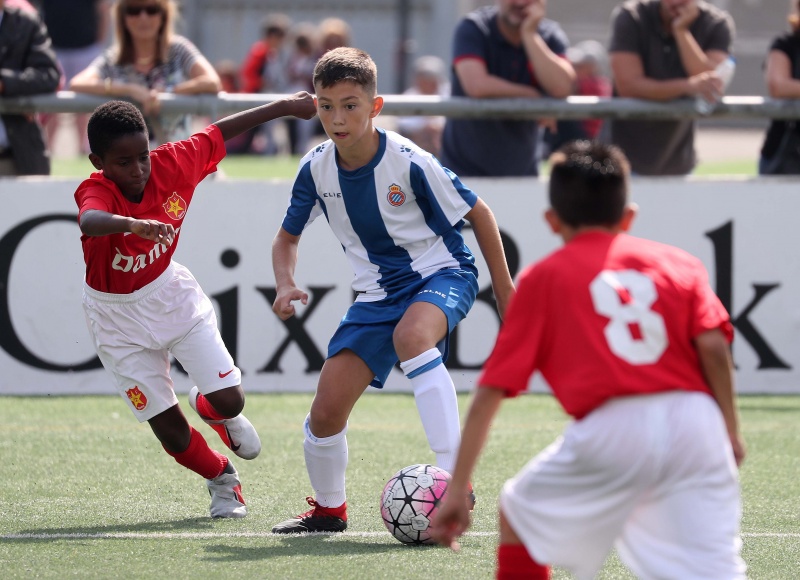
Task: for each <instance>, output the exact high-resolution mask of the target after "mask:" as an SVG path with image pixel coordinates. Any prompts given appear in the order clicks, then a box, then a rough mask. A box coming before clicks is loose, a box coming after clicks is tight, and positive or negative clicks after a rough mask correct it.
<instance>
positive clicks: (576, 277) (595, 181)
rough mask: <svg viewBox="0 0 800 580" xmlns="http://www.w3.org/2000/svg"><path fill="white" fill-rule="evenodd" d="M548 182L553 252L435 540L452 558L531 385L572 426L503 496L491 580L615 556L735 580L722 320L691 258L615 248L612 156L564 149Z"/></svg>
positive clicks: (500, 347) (739, 452)
mask: <svg viewBox="0 0 800 580" xmlns="http://www.w3.org/2000/svg"><path fill="white" fill-rule="evenodd" d="M551 167H552V172H551V177H550V205H551V207H550V209H548V210H547V212H546V214H545V217H546V219H547V222H548V224H549V225H550V227H551V229H552V230H553V231H554V232H555V233H557V234H559V235H560V236H561V237H562V238H563V240H564V242H565V245H564V247H563V248H561V249H560V250H558V251H556V252H554V253H552V254H551V255H550V256H548V257H546V258H545V259H543V260H541V261H540V262H538V263H537V264H534V265H532V266H529V267H528V268H527V269H526V270H525V271H524V272H523V273H522V274H521V275H520V277H519V281H518V284H517V293H516V295H515V297H514V298H513V299H512V300H511V304H510V305H509V308H508V311H507V313H506V317H505V322H504V324H503V327H502V328H501V330H500V333H499V335H498V338H497V343H496V345H495V347H494V351H493V352H492V354H491V356H490V357H489V359H488V361H487V362H486V365H485V367H484V370H483V373H482V375H481V377H480V379H479V385H478V389H477V391H476V393H475V396H474V399H473V402H472V404H471V406H470V409H469V413H468V416H467V419H466V423H465V425H464V430H463V435H462V441H461V448H460V451H459V454H458V459H457V460H456V467H455V470H454V473H453V479H452V481H451V482H450V484H449V488H448V494H447V496H446V497H445V500H444V503H443V504H442V506H441V507H440V509H439V511H438V514H437V515H436V516H435V517H434V522H433V525H434V537H435V538H436V540H437V541H439V542H440V543H442V544H444V545H447V546H450V547H453V548H457V546H458V545H457V543H456V542H455V539H456V537H457V536H459V535H461V534H463V533H464V531H465V530H466V528H467V527H468V526H469V523H470V522H469V509H468V506H467V505H466V504H465V502H464V499H463V498H464V497H465V496H466V492H465V490H466V489H467V484H468V481H469V479H470V476H471V474H472V471H473V469H474V467H475V464H476V462H477V458H478V456H479V454H480V452H481V449H482V448H483V444H484V442H485V440H486V437H487V434H488V430H489V426H490V424H491V421H492V419H493V418H494V416H495V414H496V413H497V411H498V409H499V407H500V403H501V401H502V399H503V398H504V397H513V396H516V395H518V394H520V393H521V392H523V391H524V390H525V389H526V388H527V386H528V383H529V380H530V377H531V375H532V374H533V372H534V371H536V370H539V371H540V372H541V373H542V375H543V376H544V378H545V379H546V380H547V382H548V384H549V385H550V387H551V388H552V390H553V393H554V394H555V396H556V398H557V399H558V401H559V402H560V403H561V405H562V406H563V407H564V409H565V410H566V411H567V413H569V414H570V415H572V416H573V417H574V418H575V421H574V422H573V423H571V424H570V425H569V426H568V427H567V428H566V431H565V432H564V435H563V437H561V438H559V439H558V440H557V441H556V442H554V443H553V444H552V445H551V446H550V447H548V448H547V449H546V450H544V451H543V452H541V453H540V454H539V455H538V456H537V457H536V458H534V459H533V460H532V461H531V462H529V463H528V464H527V465H526V466H525V467H524V468H523V469H522V471H520V472H519V473H518V474H517V475H516V476H515V477H514V478H512V479H511V480H509V481H508V482H506V484H505V486H504V487H503V490H502V492H501V495H500V546H499V549H498V568H497V577H498V578H523V577H524V578H549V574H550V572H549V568H548V567H547V566H546V565H555V566H560V567H564V568H567V569H568V570H570V571H571V572H572V573H573V574H575V576H576V577H577V578H593V577H594V576H595V574H596V573H597V572H598V571H599V569H600V568H601V567H602V565H603V562H604V560H605V558H606V556H607V554H608V553H609V551H610V550H611V548H612V546H615V547H616V549H617V551H618V553H619V555H620V558H621V559H622V560H623V562H624V563H625V564H627V565H628V566H629V567H630V568H631V570H632V571H633V572H634V574H636V576H637V577H639V578H656V577H657V578H681V579H687V578H698V579H699V578H716V579H732V578H744V571H745V566H744V563H743V562H742V559H741V558H740V556H739V551H740V548H741V540H740V537H739V521H740V517H741V503H740V502H741V499H740V491H739V485H738V481H737V473H736V468H737V464H739V463H741V461H742V460H743V459H744V455H745V451H744V444H743V441H742V439H741V437H740V435H739V427H738V419H737V413H736V406H735V395H734V391H733V367H732V363H731V355H730V347H729V344H728V343H729V341H730V340H731V338H732V326H731V323H730V320H729V316H728V313H727V312H726V311H725V309H724V307H723V306H722V304H721V303H720V301H719V300H718V299H717V297H716V296H715V295H714V293H713V291H712V290H711V288H710V286H709V283H708V275H707V273H706V270H705V268H704V267H703V265H702V264H701V263H700V261H699V260H698V259H697V258H695V257H693V256H691V255H689V254H687V253H686V252H684V251H682V250H679V249H677V248H674V247H671V246H667V245H665V244H660V243H656V242H652V241H648V240H643V239H639V238H634V237H632V236H629V235H627V234H626V233H625V232H626V231H627V230H628V228H629V227H630V225H631V222H632V220H633V218H634V214H635V206H634V205H632V204H631V203H630V202H629V199H628V181H629V177H628V176H629V172H630V169H629V165H628V162H627V159H626V158H625V156H624V154H623V153H622V151H621V150H620V149H618V148H616V147H613V146H608V145H602V144H598V143H593V142H589V141H577V142H572V143H570V144H568V145H567V146H565V148H563V149H561V150H560V151H558V152H557V153H556V154H554V155H553V157H552V159H551Z"/></svg>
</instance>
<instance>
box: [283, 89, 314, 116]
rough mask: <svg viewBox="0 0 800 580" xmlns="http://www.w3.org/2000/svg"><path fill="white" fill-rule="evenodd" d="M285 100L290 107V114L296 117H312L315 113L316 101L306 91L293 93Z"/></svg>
mask: <svg viewBox="0 0 800 580" xmlns="http://www.w3.org/2000/svg"><path fill="white" fill-rule="evenodd" d="M286 100H287V101H288V102H289V105H290V106H291V107H292V115H294V116H295V117H297V118H298V119H312V118H314V115H316V114H317V101H316V99H315V98H314V97H313V96H312V95H310V94H308V93H307V92H306V91H300V92H299V93H295V94H293V95H292V96H291V97H287V98H286Z"/></svg>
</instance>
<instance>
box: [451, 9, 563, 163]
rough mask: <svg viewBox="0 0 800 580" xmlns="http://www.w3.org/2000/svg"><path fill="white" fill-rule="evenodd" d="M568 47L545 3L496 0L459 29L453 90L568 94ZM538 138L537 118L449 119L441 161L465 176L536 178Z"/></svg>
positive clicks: (475, 94) (480, 94) (488, 94)
mask: <svg viewBox="0 0 800 580" xmlns="http://www.w3.org/2000/svg"><path fill="white" fill-rule="evenodd" d="M567 45H568V41H567V37H566V35H565V34H564V32H563V31H562V30H561V27H560V26H559V25H558V23H556V22H555V21H553V20H549V19H547V18H545V0H528V1H520V0H496V3H495V5H494V6H486V7H483V8H479V9H478V10H476V11H474V12H471V13H470V14H468V15H467V16H466V17H465V18H464V19H462V20H461V22H460V23H459V24H458V26H457V27H456V31H455V37H454V40H453V73H454V74H453V80H452V94H453V96H454V97H464V96H466V97H472V98H497V97H528V98H534V99H535V98H540V97H542V96H549V97H555V98H565V97H567V96H569V95H570V94H572V89H573V85H574V83H575V71H573V70H572V65H570V64H569V62H568V61H567V59H566V58H564V56H565V54H566V51H567ZM538 139H539V135H538V124H537V122H536V121H521V120H519V119H456V118H450V119H448V120H447V122H446V123H445V128H444V134H443V136H442V152H441V160H442V164H443V165H444V166H445V167H448V168H449V169H451V170H452V171H454V172H455V173H457V174H458V175H461V176H470V175H475V176H512V175H537V174H538V166H537V160H536V153H537V144H538V143H537V142H538Z"/></svg>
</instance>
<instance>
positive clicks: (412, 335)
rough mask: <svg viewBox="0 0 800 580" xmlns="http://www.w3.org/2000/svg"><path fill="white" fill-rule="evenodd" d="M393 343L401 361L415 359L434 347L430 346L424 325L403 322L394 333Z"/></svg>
mask: <svg viewBox="0 0 800 580" xmlns="http://www.w3.org/2000/svg"><path fill="white" fill-rule="evenodd" d="M392 342H393V344H394V349H395V351H396V352H397V355H398V357H399V358H400V360H401V361H402V360H408V359H410V358H413V357H415V356H417V355H418V354H420V353H423V352H425V351H426V350H428V349H429V348H431V347H432V346H433V345H430V344H428V342H430V340H429V339H428V336H427V331H426V329H425V328H424V327H423V325H421V324H416V323H415V324H403V322H402V321H401V322H400V324H398V325H397V327H395V329H394V333H392Z"/></svg>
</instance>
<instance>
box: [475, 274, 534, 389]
mask: <svg viewBox="0 0 800 580" xmlns="http://www.w3.org/2000/svg"><path fill="white" fill-rule="evenodd" d="M541 287H542V284H541V277H540V276H539V275H538V271H537V269H536V268H535V267H533V268H529V269H527V270H526V271H525V272H523V273H522V274H521V275H520V278H519V281H518V284H517V291H516V293H515V294H514V297H513V298H512V299H511V302H510V304H509V305H508V310H507V312H506V316H505V318H504V320H503V325H502V326H501V327H500V332H499V333H498V335H497V342H496V343H495V345H494V349H493V350H492V353H491V354H490V355H489V358H488V360H487V361H486V364H485V365H484V367H483V372H482V373H481V376H480V377H479V379H478V384H479V385H480V386H481V387H484V388H494V389H500V390H502V391H504V392H505V394H506V396H507V397H515V396H517V395H519V394H520V393H522V392H524V391H525V390H527V388H528V383H529V382H530V379H531V376H532V375H533V373H534V371H535V370H536V363H537V360H538V358H539V356H538V355H539V351H540V349H541V348H542V346H543V337H544V334H545V319H546V316H545V313H544V312H542V311H541V310H540V309H539V305H540V304H543V303H544V301H543V295H542V290H541Z"/></svg>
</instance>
